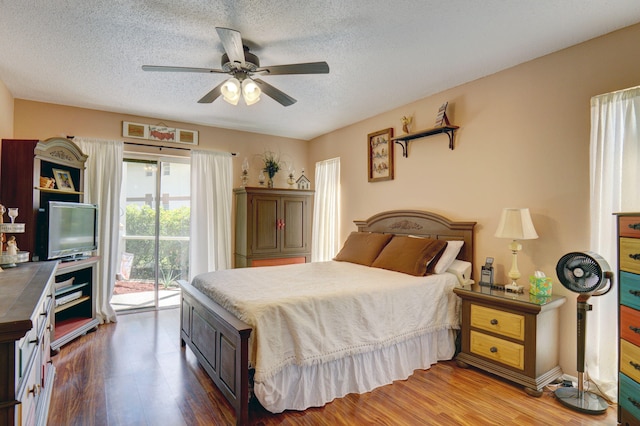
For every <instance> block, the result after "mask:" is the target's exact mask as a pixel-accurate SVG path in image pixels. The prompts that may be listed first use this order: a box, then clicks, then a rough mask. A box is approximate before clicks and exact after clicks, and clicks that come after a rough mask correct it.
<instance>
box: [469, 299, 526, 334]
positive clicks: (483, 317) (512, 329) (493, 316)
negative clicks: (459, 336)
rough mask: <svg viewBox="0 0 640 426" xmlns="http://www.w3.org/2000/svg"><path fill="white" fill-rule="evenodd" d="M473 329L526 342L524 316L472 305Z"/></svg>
mask: <svg viewBox="0 0 640 426" xmlns="http://www.w3.org/2000/svg"><path fill="white" fill-rule="evenodd" d="M470 325H471V327H474V328H479V329H482V330H487V331H491V332H493V333H497V334H500V335H502V336H506V337H511V338H513V339H518V340H524V315H518V314H512V313H510V312H504V311H499V310H497V309H491V308H487V307H485V306H480V305H475V304H472V305H471V322H470Z"/></svg>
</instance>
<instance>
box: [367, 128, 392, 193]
mask: <svg viewBox="0 0 640 426" xmlns="http://www.w3.org/2000/svg"><path fill="white" fill-rule="evenodd" d="M391 138H393V128H388V129H384V130H379V131H377V132H374V133H369V135H368V137H367V154H368V157H369V158H368V167H367V170H368V173H369V176H368V178H369V182H378V181H381V180H391V179H393V163H394V162H393V151H394V149H393V148H394V145H393V141H392V140H391Z"/></svg>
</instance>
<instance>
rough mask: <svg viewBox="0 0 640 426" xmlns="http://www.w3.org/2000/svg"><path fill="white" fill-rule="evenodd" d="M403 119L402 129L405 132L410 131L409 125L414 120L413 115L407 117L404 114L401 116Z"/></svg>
mask: <svg viewBox="0 0 640 426" xmlns="http://www.w3.org/2000/svg"><path fill="white" fill-rule="evenodd" d="M401 121H402V131H403V132H405V133H409V126H410V125H411V122H412V121H413V117H407V116H406V115H403V116H402V118H401Z"/></svg>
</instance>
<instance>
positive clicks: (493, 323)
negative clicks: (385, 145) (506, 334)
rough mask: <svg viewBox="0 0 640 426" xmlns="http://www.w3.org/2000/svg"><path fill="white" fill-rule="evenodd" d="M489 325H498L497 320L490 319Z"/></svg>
mask: <svg viewBox="0 0 640 426" xmlns="http://www.w3.org/2000/svg"><path fill="white" fill-rule="evenodd" d="M490 322H491V325H498V320H497V319H495V318H494V319H492V320H491V321H490Z"/></svg>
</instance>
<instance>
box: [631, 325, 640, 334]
mask: <svg viewBox="0 0 640 426" xmlns="http://www.w3.org/2000/svg"><path fill="white" fill-rule="evenodd" d="M629 330H631V331H633V332H634V333H638V334H640V327H634V326H632V325H630V326H629Z"/></svg>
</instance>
